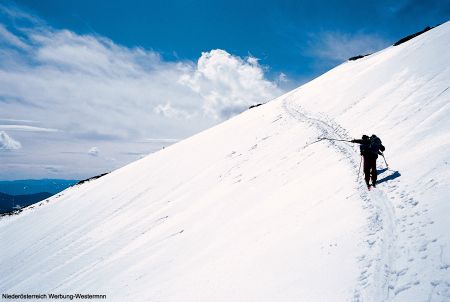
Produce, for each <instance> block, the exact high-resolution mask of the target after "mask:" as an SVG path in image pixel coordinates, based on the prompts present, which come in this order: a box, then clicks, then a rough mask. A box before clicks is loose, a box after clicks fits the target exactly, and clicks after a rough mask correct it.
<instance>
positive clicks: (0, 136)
mask: <svg viewBox="0 0 450 302" xmlns="http://www.w3.org/2000/svg"><path fill="white" fill-rule="evenodd" d="M20 148H22V145H21V144H20V142H18V141H16V140H14V139H13V138H12V137H11V136H9V135H8V134H7V133H6V132H5V131H0V150H17V149H20Z"/></svg>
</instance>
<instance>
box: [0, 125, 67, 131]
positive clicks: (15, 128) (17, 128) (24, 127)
mask: <svg viewBox="0 0 450 302" xmlns="http://www.w3.org/2000/svg"><path fill="white" fill-rule="evenodd" d="M0 130H9V131H27V132H57V131H58V130H57V129H51V128H42V127H34V126H28V125H0Z"/></svg>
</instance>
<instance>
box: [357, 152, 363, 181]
mask: <svg viewBox="0 0 450 302" xmlns="http://www.w3.org/2000/svg"><path fill="white" fill-rule="evenodd" d="M362 159H363V157H362V155H361V160H360V162H359V170H358V177H356V181H358V179H359V173H360V172H361V163H362Z"/></svg>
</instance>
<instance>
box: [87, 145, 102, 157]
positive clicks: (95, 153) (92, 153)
mask: <svg viewBox="0 0 450 302" xmlns="http://www.w3.org/2000/svg"><path fill="white" fill-rule="evenodd" d="M99 153H100V150H99V149H98V148H97V147H92V148H90V149H89V151H88V154H89V155H90V156H94V157H97V156H98V155H99Z"/></svg>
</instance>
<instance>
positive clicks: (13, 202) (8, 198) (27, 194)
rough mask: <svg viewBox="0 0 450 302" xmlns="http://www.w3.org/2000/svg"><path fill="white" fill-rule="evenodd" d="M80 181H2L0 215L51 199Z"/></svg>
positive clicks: (0, 182) (0, 184)
mask: <svg viewBox="0 0 450 302" xmlns="http://www.w3.org/2000/svg"><path fill="white" fill-rule="evenodd" d="M77 182H78V180H67V179H24V180H13V181H0V214H4V213H9V212H12V211H14V210H18V209H21V208H24V207H27V206H29V205H32V204H34V203H36V202H39V201H41V200H44V199H46V198H49V197H50V196H52V195H54V194H56V193H59V192H61V191H63V190H65V189H67V188H68V187H70V186H73V185H74V184H76V183H77Z"/></svg>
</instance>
